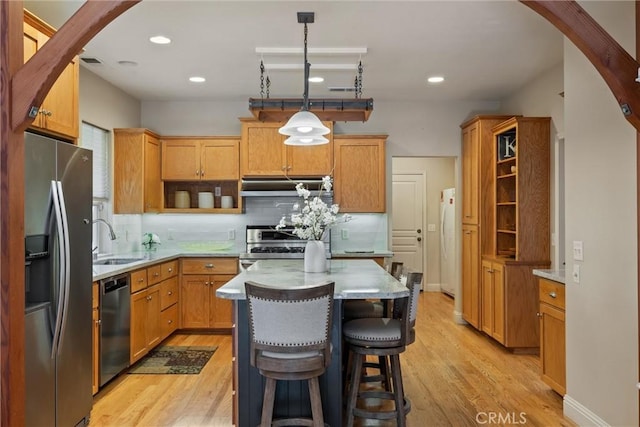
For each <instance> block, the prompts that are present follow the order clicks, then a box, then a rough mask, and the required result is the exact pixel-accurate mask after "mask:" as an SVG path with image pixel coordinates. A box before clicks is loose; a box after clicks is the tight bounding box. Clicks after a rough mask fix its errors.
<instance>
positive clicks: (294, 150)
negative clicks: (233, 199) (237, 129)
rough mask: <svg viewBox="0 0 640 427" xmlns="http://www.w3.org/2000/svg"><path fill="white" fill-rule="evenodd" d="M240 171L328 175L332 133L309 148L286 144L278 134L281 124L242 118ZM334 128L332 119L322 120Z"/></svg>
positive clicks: (331, 167)
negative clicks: (326, 142) (327, 141)
mask: <svg viewBox="0 0 640 427" xmlns="http://www.w3.org/2000/svg"><path fill="white" fill-rule="evenodd" d="M241 121H242V137H241V147H240V173H241V175H242V176H243V177H252V176H254V177H255V176H283V175H287V176H290V177H294V178H295V177H308V176H316V177H317V176H324V175H330V174H331V170H332V169H333V138H332V133H329V134H328V135H325V137H326V138H327V139H328V140H329V143H328V144H323V145H314V146H310V147H300V146H288V145H285V144H284V140H285V139H286V136H285V135H281V134H280V133H278V129H280V128H281V127H282V125H283V124H284V123H280V122H275V123H274V122H260V121H257V120H253V119H241ZM323 123H324V125H325V126H327V127H328V128H329V129H331V130H332V131H333V123H332V122H323Z"/></svg>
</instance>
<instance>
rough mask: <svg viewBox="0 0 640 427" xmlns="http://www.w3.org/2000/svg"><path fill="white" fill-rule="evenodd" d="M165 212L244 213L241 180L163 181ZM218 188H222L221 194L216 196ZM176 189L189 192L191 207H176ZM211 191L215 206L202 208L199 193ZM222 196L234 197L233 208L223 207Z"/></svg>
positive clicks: (163, 210)
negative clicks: (199, 204) (199, 203)
mask: <svg viewBox="0 0 640 427" xmlns="http://www.w3.org/2000/svg"><path fill="white" fill-rule="evenodd" d="M163 187H164V194H163V196H164V198H163V200H164V206H163V209H162V212H165V213H219V214H220V213H222V214H225V213H234V214H235V213H242V201H241V198H240V197H239V194H240V192H239V188H240V182H239V181H163ZM216 188H220V196H215V194H216ZM176 191H186V192H188V193H189V199H190V204H189V207H188V208H187V207H176ZM200 192H210V193H213V194H214V197H213V207H212V208H211V207H207V208H200V207H199V206H198V193H200ZM222 196H231V197H233V207H232V208H222V207H221V200H222Z"/></svg>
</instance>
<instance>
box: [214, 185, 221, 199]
mask: <svg viewBox="0 0 640 427" xmlns="http://www.w3.org/2000/svg"><path fill="white" fill-rule="evenodd" d="M221 195H222V188H221V187H216V188H215V196H216V197H220V196H221Z"/></svg>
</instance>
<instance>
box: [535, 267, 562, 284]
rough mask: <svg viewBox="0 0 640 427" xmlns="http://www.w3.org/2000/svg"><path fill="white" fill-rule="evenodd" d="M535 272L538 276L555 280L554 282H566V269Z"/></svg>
mask: <svg viewBox="0 0 640 427" xmlns="http://www.w3.org/2000/svg"><path fill="white" fill-rule="evenodd" d="M533 274H534V275H535V276H538V277H544V278H545V279H549V280H553V281H554V282H558V283H562V284H563V285H564V284H565V278H564V274H565V272H564V270H533Z"/></svg>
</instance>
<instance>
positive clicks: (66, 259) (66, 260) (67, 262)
mask: <svg viewBox="0 0 640 427" xmlns="http://www.w3.org/2000/svg"><path fill="white" fill-rule="evenodd" d="M56 184H57V187H58V197H59V199H60V213H61V214H62V215H61V217H62V231H63V233H64V256H62V257H61V259H60V263H61V264H64V272H65V274H64V282H63V283H62V285H63V286H64V298H63V300H64V305H63V308H62V322H61V327H60V337H59V338H58V345H57V347H58V354H60V352H61V348H62V345H61V343H62V340H63V338H64V333H65V331H66V329H67V315H68V312H69V294H70V289H69V288H70V286H71V274H70V273H71V249H70V241H69V217H68V216H67V205H66V203H65V201H64V191H63V190H62V182H60V181H57V183H56Z"/></svg>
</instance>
